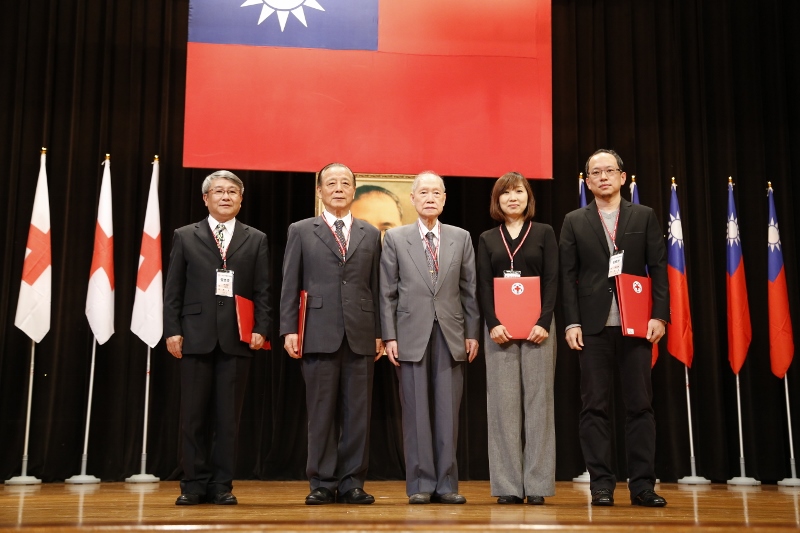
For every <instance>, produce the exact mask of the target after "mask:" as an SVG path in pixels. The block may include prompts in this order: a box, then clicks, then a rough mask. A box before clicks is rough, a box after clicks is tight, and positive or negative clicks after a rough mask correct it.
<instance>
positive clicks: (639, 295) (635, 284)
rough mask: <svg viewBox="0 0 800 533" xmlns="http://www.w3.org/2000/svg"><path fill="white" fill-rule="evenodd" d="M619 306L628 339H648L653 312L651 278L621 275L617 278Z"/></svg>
mask: <svg viewBox="0 0 800 533" xmlns="http://www.w3.org/2000/svg"><path fill="white" fill-rule="evenodd" d="M617 304H618V305H619V317H620V321H621V322H622V334H623V335H625V336H626V337H642V338H646V337H647V323H648V322H649V321H650V315H651V313H652V310H653V300H652V298H651V295H650V278H647V277H643V276H634V275H632V274H620V275H619V276H617Z"/></svg>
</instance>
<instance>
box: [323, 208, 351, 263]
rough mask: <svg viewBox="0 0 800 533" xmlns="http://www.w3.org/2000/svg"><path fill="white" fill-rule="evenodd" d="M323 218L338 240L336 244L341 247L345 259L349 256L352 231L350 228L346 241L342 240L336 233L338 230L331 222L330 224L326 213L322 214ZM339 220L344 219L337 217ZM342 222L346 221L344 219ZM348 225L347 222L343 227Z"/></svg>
mask: <svg viewBox="0 0 800 533" xmlns="http://www.w3.org/2000/svg"><path fill="white" fill-rule="evenodd" d="M322 220H324V221H325V225H326V226H328V229H329V230H331V233H332V234H333V238H334V240H335V241H336V245H337V246H338V247H339V252H341V254H342V260H343V261H344V260H345V258H346V257H347V245H348V244H350V231H349V230H348V231H347V237H345V242H342V241H341V240H339V236H338V235H336V230H335V229H333V226H332V225H331V224H328V219H327V218H325V215H322ZM337 220H342V219H337ZM342 222H344V220H342ZM346 227H347V224H345V225H344V226H342V228H346Z"/></svg>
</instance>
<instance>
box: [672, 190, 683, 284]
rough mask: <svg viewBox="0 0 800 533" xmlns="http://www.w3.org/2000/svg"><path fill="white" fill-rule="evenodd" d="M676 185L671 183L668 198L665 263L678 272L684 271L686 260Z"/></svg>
mask: <svg viewBox="0 0 800 533" xmlns="http://www.w3.org/2000/svg"><path fill="white" fill-rule="evenodd" d="M677 191H678V186H677V185H675V184H674V183H673V184H672V196H671V198H670V200H669V237H668V242H667V264H669V266H671V267H672V268H674V269H675V270H677V271H678V272H680V273H681V274H685V273H686V261H685V259H684V256H683V225H682V223H681V211H680V207H678V192H677Z"/></svg>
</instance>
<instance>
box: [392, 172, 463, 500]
mask: <svg viewBox="0 0 800 533" xmlns="http://www.w3.org/2000/svg"><path fill="white" fill-rule="evenodd" d="M411 203H412V204H413V205H414V208H415V209H416V210H417V213H418V214H419V219H418V220H417V222H415V223H414V224H409V225H407V226H401V227H399V228H392V229H390V230H388V231H387V232H386V235H385V237H384V242H383V245H384V250H383V256H382V257H381V324H382V326H383V338H384V341H385V342H386V354H387V355H388V356H389V359H390V360H391V362H392V364H394V365H395V366H397V367H398V376H399V378H400V399H401V402H402V404H403V445H404V450H405V460H406V492H407V494H408V496H409V499H408V503H411V504H425V503H430V502H432V501H433V502H440V503H465V502H466V501H467V500H466V499H465V498H464V497H463V496H462V495H460V494H458V464H457V463H456V442H457V437H458V411H459V408H460V406H461V394H462V392H463V388H464V361H466V360H467V359H469V361H470V362H472V360H473V359H474V358H475V356H476V355H477V354H478V328H479V311H478V302H477V299H476V297H475V287H476V285H475V252H474V250H473V247H472V240H471V238H470V235H469V233H468V232H466V231H465V230H463V229H461V228H457V227H455V226H449V225H447V224H441V223H440V222H439V220H438V219H439V215H440V214H441V213H442V209H443V208H444V203H445V189H444V182H443V181H442V178H441V177H439V176H438V175H437V174H435V173H434V172H430V171H426V172H423V173H422V174H420V175H418V176H417V177H416V178H415V179H414V183H413V184H412V185H411ZM430 394H432V395H433V402H430V398H429V395H430ZM431 405H432V406H431Z"/></svg>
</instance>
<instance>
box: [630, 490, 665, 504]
mask: <svg viewBox="0 0 800 533" xmlns="http://www.w3.org/2000/svg"><path fill="white" fill-rule="evenodd" d="M631 505H641V506H643V507H664V506H665V505H667V500H665V499H664V498H662V497H661V496H659V495H658V494H656V491H654V490H652V489H644V490H643V491H642V492H640V493H639V494H637V495H636V496H634V497H633V498H631Z"/></svg>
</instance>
